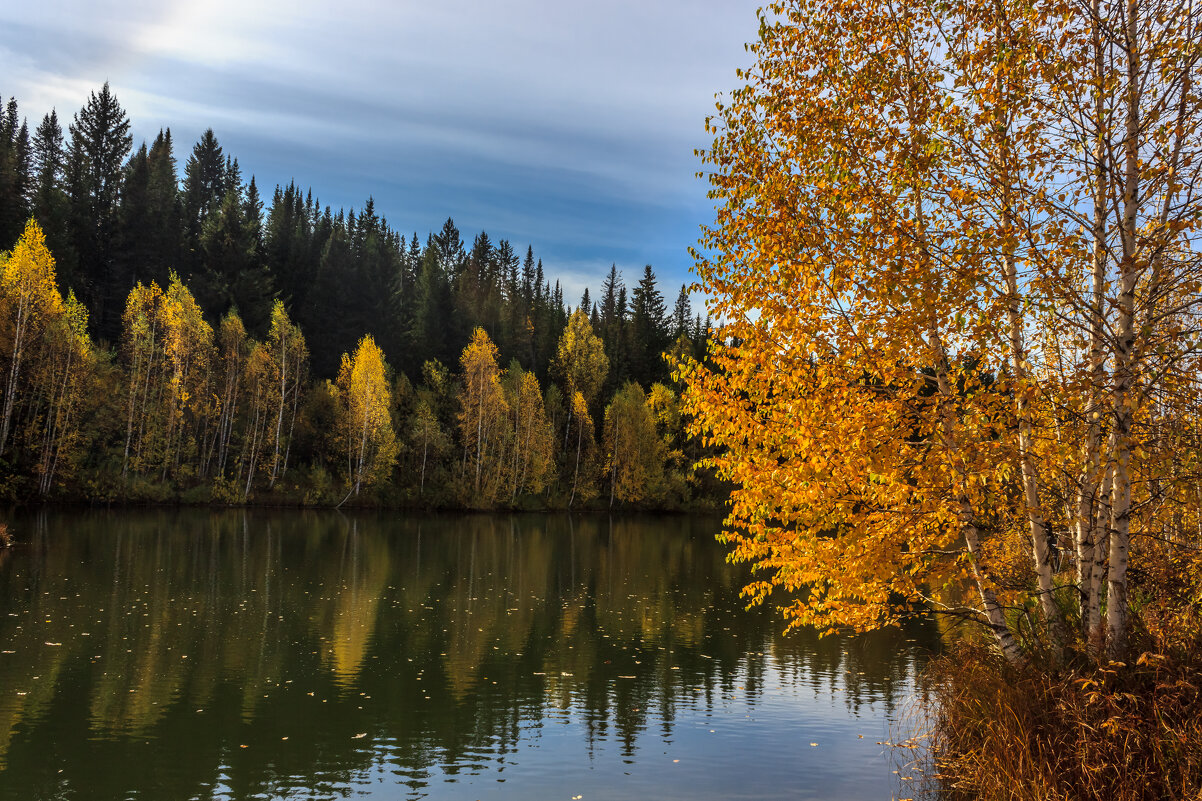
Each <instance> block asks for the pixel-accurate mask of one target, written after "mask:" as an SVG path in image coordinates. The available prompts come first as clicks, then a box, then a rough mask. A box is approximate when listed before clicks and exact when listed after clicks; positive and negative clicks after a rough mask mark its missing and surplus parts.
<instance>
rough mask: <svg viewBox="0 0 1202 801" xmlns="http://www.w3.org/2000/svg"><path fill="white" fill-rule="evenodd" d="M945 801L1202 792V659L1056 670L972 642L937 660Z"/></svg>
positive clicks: (1135, 798) (1142, 658) (1148, 657)
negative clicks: (1005, 657) (1011, 660)
mask: <svg viewBox="0 0 1202 801" xmlns="http://www.w3.org/2000/svg"><path fill="white" fill-rule="evenodd" d="M929 677H930V679H931V681H932V682H933V689H934V690H935V694H936V696H937V697H938V706H937V707H936V708H935V711H934V720H933V721H932V724H933V725H932V739H933V741H932V750H933V753H934V754H935V755H936V756H935V759H936V766H937V768H938V771H939V775H940V777H941V781H940V782H939V785H940V789H939V791H938V795H939V797H941V798H944V799H949V801H950V800H951V799H955V800H956V801H959V799H966V800H967V799H999V800H1000V799H1007V801H1010V800H1011V799H1013V801H1018V800H1019V799H1023V800H1024V801H1025V800H1026V799H1031V800H1032V801H1035V800H1036V799H1038V801H1059V800H1060V799H1064V800H1065V801H1068V800H1069V799H1072V800H1073V801H1084V799H1106V800H1107V801H1167V800H1168V799H1202V693H1200V690H1202V658H1199V655H1198V654H1196V653H1195V654H1183V653H1181V652H1178V653H1177V654H1176V655H1175V656H1172V657H1169V656H1165V655H1160V654H1154V653H1144V654H1142V655H1139V656H1137V657H1136V658H1135V659H1134V660H1133V664H1130V665H1123V664H1121V663H1116V664H1111V665H1106V666H1101V667H1097V668H1092V669H1089V670H1082V671H1063V672H1061V673H1060V674H1051V673H1048V672H1044V671H1040V670H1037V669H1031V668H1023V669H1020V668H1015V667H1013V666H1011V665H1007V664H1005V663H1004V662H1002V661H1001V660H1000V659H998V658H997V657H996V656H994V655H993V654H992V653H991V652H990V651H989V650H987V649H985V648H982V647H977V646H962V647H959V648H957V649H956V650H955V651H954V652H952V653H951V654H949V655H947V656H944V657H941V658H940V659H939V660H938V661H936V662H935V663H933V664H932V666H931V668H930V674H929Z"/></svg>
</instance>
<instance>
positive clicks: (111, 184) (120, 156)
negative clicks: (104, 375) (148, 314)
mask: <svg viewBox="0 0 1202 801" xmlns="http://www.w3.org/2000/svg"><path fill="white" fill-rule="evenodd" d="M70 131H71V148H70V151H69V155H68V157H67V175H66V178H67V194H68V196H69V198H70V226H71V230H72V238H73V242H74V246H75V253H76V256H77V258H78V270H77V274H76V275H75V276H73V278H74V280H73V281H72V285H73V286H74V288H75V289H76V291H77V292H79V294H80V295H81V296H82V298H83V299H84V302H85V303H86V304H87V306H88V308H89V310H90V311H91V321H92V325H93V327H94V329H95V330H96V332H97V333H98V334H99V335H100V336H102V337H104V338H106V339H109V340H110V341H115V340H116V338H117V334H118V333H119V328H120V322H121V313H122V311H123V310H124V305H125V292H124V291H123V290H124V288H125V286H126V284H127V276H123V275H120V274H119V272H118V270H119V269H120V266H119V265H118V264H117V263H116V260H115V259H114V255H115V254H114V244H115V239H116V235H117V225H118V214H117V211H118V209H117V201H118V198H119V197H120V192H121V179H122V174H123V172H122V167H123V165H124V164H125V157H126V156H127V155H128V154H129V151H130V148H131V147H132V146H133V137H132V136H130V134H129V117H128V116H126V114H125V109H123V108H121V104H120V103H119V102H117V98H116V96H115V95H114V94H113V93H112V91H111V90H110V89H109V85H108V83H105V84H104V86H103V87H102V88H101V90H100V93H99V94H97V93H96V92H92V94H91V96H90V97H89V98H88V102H87V104H86V105H84V107H83V108H82V109H80V111H79V112H78V113H77V114H76V115H75V118H74V121H73V122H72V123H71V125H70Z"/></svg>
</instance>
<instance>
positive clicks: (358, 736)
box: [351, 732, 367, 740]
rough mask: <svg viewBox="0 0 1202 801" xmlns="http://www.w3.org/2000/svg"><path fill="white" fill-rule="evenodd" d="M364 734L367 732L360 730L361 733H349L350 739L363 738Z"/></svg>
mask: <svg viewBox="0 0 1202 801" xmlns="http://www.w3.org/2000/svg"><path fill="white" fill-rule="evenodd" d="M366 736H367V732H361V733H359V734H354V735H351V739H352V740H361V739H363V738H364V737H366Z"/></svg>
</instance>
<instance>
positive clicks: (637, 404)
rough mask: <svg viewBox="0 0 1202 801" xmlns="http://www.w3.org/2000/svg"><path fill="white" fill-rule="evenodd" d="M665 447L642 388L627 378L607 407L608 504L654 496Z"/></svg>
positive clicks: (657, 486) (660, 481) (661, 475)
mask: <svg viewBox="0 0 1202 801" xmlns="http://www.w3.org/2000/svg"><path fill="white" fill-rule="evenodd" d="M665 455H666V448H665V447H664V443H663V441H662V440H661V439H660V438H659V435H658V434H657V432H656V430H655V418H654V417H653V415H652V411H651V407H650V406H649V405H648V401H647V396H646V395H645V394H644V393H643V390H642V388H641V387H640V386H639V385H638V384H636V383H634V382H633V381H628V382H627V383H626V385H625V386H623V387H622V388H621V389H620V390H618V393H617V394H616V395H614V398H613V400H612V401H611V402H610V404H609V405H608V406H607V407H606V408H605V471H606V475H607V476H608V477H609V505H610V506H611V507H612V506H613V504H614V500H618V501H623V502H627V503H635V502H638V501H641V500H644V499H645V498H648V497H654V496H655V494H656V493H657V492H658V491H659V488H660V484H661V483H662V482H663V477H664V459H665Z"/></svg>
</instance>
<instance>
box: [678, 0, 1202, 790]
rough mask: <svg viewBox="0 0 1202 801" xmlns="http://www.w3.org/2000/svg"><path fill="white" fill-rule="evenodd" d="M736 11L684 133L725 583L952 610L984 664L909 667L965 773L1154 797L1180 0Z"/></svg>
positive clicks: (1178, 308) (1185, 278) (1185, 490)
mask: <svg viewBox="0 0 1202 801" xmlns="http://www.w3.org/2000/svg"><path fill="white" fill-rule="evenodd" d="M761 22H762V24H761V38H760V41H759V42H758V43H756V44H754V45H753V46H752V48H751V52H752V54H753V56H754V58H755V64H754V66H753V67H751V68H750V69H748V70H746V71H744V72H741V73H740V78H741V79H742V80H743V81H744V85H743V86H742V87H740V88H739V89H737V90H735V91H734V92H733V93H731V95H730V96H729V97H726V98H723V99H722V100H721V101H720V103H719V105H718V108H717V112H716V114H715V116H714V117H713V118H712V119H711V121H710V129H711V131H712V132H713V134H714V135H715V140H714V144H713V146H712V148H710V149H709V150H707V151H705V152H704V153H703V154H702V155H703V157H704V159H705V162H706V164H707V167H708V168H709V169H710V171H711V174H710V177H711V182H712V191H711V195H712V197H713V198H714V199H715V200H716V201H717V203H718V208H717V219H716V222H715V223H714V224H713V225H711V226H710V227H709V228H708V229H707V231H706V233H705V236H704V238H703V241H702V246H703V248H704V249H703V250H700V251H699V252H698V254H697V270H698V273H699V275H700V276H701V288H702V289H703V290H705V291H706V292H707V293H709V295H710V297H711V298H712V302H711V309H712V310H713V311H714V313H715V314H716V315H717V316H718V317H720V318H721V319H722V320H723V321H724V322H725V325H724V326H723V327H722V328H721V329H720V330H719V331H718V332H717V335H716V336H715V337H714V338H713V340H711V342H712V344H711V348H710V361H709V363H701V362H699V361H694V362H693V363H692V364H690V365H688V366H686V367H684V368H683V369H682V375H683V377H684V378H685V380H686V381H687V383H688V385H689V388H688V391H687V393H686V395H685V403H684V411H685V412H686V413H687V414H691V415H692V419H693V420H694V423H693V430H694V432H695V433H697V434H699V435H701V436H703V437H704V438H705V439H706V441H707V442H708V443H710V444H712V445H714V446H716V447H717V448H718V450H717V451H716V452H715V455H713V456H712V457H711V458H710V459H709V464H710V465H712V466H713V467H714V468H716V469H717V471H718V474H719V475H720V476H722V477H724V478H726V479H729V480H730V481H731V482H732V483H733V484H734V486H735V490H734V493H733V497H732V507H731V514H730V516H729V519H728V521H727V523H728V534H727V537H728V539H729V541H730V542H731V543H732V544H733V546H734V548H735V551H734V553H735V555H736V557H737V558H739V559H743V560H746V561H749V562H752V563H753V564H755V565H756V566H757V567H758V568H759V569H760V571H761V572H760V578H759V580H757V581H756V582H754V583H753V584H751V585H750V586H749V587H748V588H747V593H748V595H749V596H750V598H751V599H752V601H754V602H763V601H765V600H766V599H768V598H769V597H771V596H772V594H773V593H774V592H777V591H786V592H790V593H794V592H795V593H796V594H795V595H790V596H789V600H788V601H786V602H785V610H784V611H785V615H786V618H787V619H788V621H789V624H790V625H791V626H799V625H805V624H811V625H816V626H819V627H825V628H836V627H852V628H855V629H860V630H864V629H870V628H875V627H879V626H882V625H887V624H890V623H893V622H896V621H897V620H899V619H900V618H901V617H904V616H905V615H906V614H908V613H909V610H910V609H912V608H914V606H916V605H922V606H926V607H930V608H934V609H936V610H937V611H938V612H939V613H941V614H943V615H946V616H948V617H949V618H953V619H957V620H962V621H969V622H971V623H973V624H974V625H976V626H977V628H978V630H979V631H981V632H983V633H984V635H985V636H986V637H987V638H989V640H990V641H991V642H992V645H993V647H994V649H995V650H996V653H997V654H999V655H1000V656H999V659H1000V660H1001V661H996V662H995V661H990V660H980V659H978V660H964V661H962V662H960V663H958V664H953V665H949V667H948V671H947V672H946V673H945V674H944V676H945V677H946V679H947V680H946V681H944V682H943V683H941V684H938V685H937V686H938V687H939V688H940V695H941V696H942V698H943V701H944V703H945V706H944V707H943V709H944V713H945V714H946V715H948V717H947V718H946V719H945V720H946V721H952V725H944V726H942V727H941V728H940V729H939V731H940V733H941V735H942V739H941V740H940V743H941V745H942V747H943V749H944V751H943V754H944V756H945V757H946V760H945V762H944V768H945V773H946V774H947V775H948V776H949V777H951V778H950V779H949V780H950V781H952V782H953V783H956V784H958V785H959V786H961V787H967V788H969V793H970V795H973V797H991V798H1020V797H1021V798H1043V797H1120V794H1119V793H1118V792H1117V789H1118V788H1119V787H1120V786H1122V785H1124V784H1125V783H1126V782H1128V781H1133V782H1140V781H1143V780H1142V779H1141V778H1140V776H1141V775H1142V774H1139V773H1138V772H1132V771H1133V770H1134V768H1133V767H1132V766H1133V765H1135V763H1136V762H1138V761H1139V760H1141V759H1144V758H1145V757H1146V758H1153V757H1155V760H1159V761H1154V764H1155V768H1153V767H1147V768H1141V770H1155V771H1157V772H1158V775H1159V776H1160V779H1159V780H1158V781H1157V782H1152V783H1149V784H1147V785H1146V787H1150V788H1159V789H1157V790H1155V792H1156V793H1159V795H1157V797H1173V798H1178V797H1186V795H1187V794H1190V793H1191V792H1196V789H1197V785H1196V777H1197V764H1196V760H1197V754H1198V751H1199V748H1198V742H1197V737H1198V732H1197V731H1196V729H1195V728H1194V727H1192V724H1188V725H1184V726H1183V727H1178V726H1176V724H1170V723H1168V722H1165V721H1161V723H1163V725H1162V726H1160V728H1157V726H1156V725H1153V724H1152V723H1151V722H1147V721H1145V722H1144V723H1146V725H1143V724H1141V726H1139V727H1136V728H1130V727H1128V728H1123V727H1124V726H1125V725H1126V724H1125V721H1127V719H1128V717H1130V716H1134V717H1140V716H1142V715H1145V714H1148V715H1151V714H1155V713H1157V711H1158V710H1161V711H1165V712H1166V713H1168V711H1169V710H1187V711H1188V710H1191V709H1193V706H1192V704H1194V703H1195V702H1194V701H1193V700H1190V699H1192V698H1193V697H1194V695H1196V693H1197V689H1196V688H1197V686H1198V684H1197V676H1198V673H1199V670H1198V667H1199V664H1200V663H1199V661H1198V659H1197V657H1196V655H1197V653H1198V648H1197V642H1198V631H1199V629H1198V620H1199V616H1200V615H1202V596H1200V595H1199V593H1198V588H1197V585H1196V581H1195V580H1194V579H1193V578H1192V577H1193V576H1195V575H1196V574H1197V571H1198V568H1199V566H1200V564H1199V558H1198V555H1199V548H1200V547H1202V473H1200V472H1199V462H1198V453H1199V446H1200V445H1202V442H1200V441H1199V438H1198V432H1199V430H1200V428H1199V423H1200V421H1202V417H1200V416H1199V408H1198V405H1197V398H1198V390H1199V384H1198V376H1199V368H1200V367H1202V362H1200V360H1199V356H1200V355H1202V353H1200V351H1199V344H1200V337H1202V328H1200V326H1199V311H1200V306H1202V295H1200V294H1199V288H1200V286H1202V257H1200V256H1199V253H1198V251H1197V247H1196V236H1197V232H1198V225H1199V221H1200V214H1202V199H1200V198H1199V196H1198V194H1197V192H1196V187H1197V186H1198V183H1199V178H1200V177H1202V176H1200V175H1199V170H1202V105H1200V104H1202V97H1200V96H1199V94H1198V91H1197V83H1198V81H1197V78H1198V74H1197V73H1198V69H1199V63H1200V58H1202V40H1200V39H1199V37H1198V36H1197V35H1196V28H1197V26H1198V24H1199V23H1200V22H1202V18H1200V17H1199V14H1198V11H1197V10H1196V9H1194V7H1193V6H1191V5H1190V4H1188V3H1174V2H1166V3H1152V2H1143V0H1129V1H1128V2H1123V3H1110V2H1103V1H1102V0H1094V1H1093V2H1067V3H1065V2H1036V3H1010V2H1000V3H993V4H988V5H981V4H975V3H959V2H952V3H940V4H928V3H909V2H900V3H886V4H878V3H869V4H865V3H863V2H834V3H828V2H823V3H811V2H804V1H801V0H799V1H798V2H788V3H775V4H773V5H772V6H771V8H770V9H768V10H766V11H764V12H762V15H761ZM1160 666H1165V667H1163V670H1161V667H1160ZM1158 671H1161V672H1158ZM1107 676H1110V677H1111V678H1109V679H1108V678H1106V677H1107ZM1019 677H1026V678H1022V679H1020V678H1019ZM1149 677H1151V678H1149ZM1178 681H1182V682H1185V684H1176V682H1178ZM1165 682H1168V684H1167V685H1165ZM1012 685H1017V686H1020V687H1025V688H1026V689H1027V690H1029V692H1027V693H1026V695H1025V696H1023V697H1022V698H1020V697H1019V696H1018V695H1016V694H1015V693H1014V692H1011V691H1006V692H1002V691H1001V690H1000V689H999V688H1007V687H1010V686H1012ZM1166 686H1167V687H1169V688H1170V689H1169V690H1165V687H1166ZM1173 688H1175V689H1173ZM1162 691H1163V692H1167V693H1168V695H1167V696H1162V695H1161V693H1162ZM1170 696H1171V697H1170ZM1038 699H1042V700H1038ZM1162 701H1163V702H1164V704H1165V705H1164V706H1158V704H1161V702H1162ZM1036 703H1039V704H1040V706H1039V708H1038V709H1037V710H1034V711H1035V712H1037V713H1038V714H1036V715H1034V716H1029V715H1028V716H1025V717H1024V714H1025V713H1024V712H1023V710H1028V711H1030V710H1032V707H1031V706H1030V704H1036ZM1007 715H1010V716H1011V717H1013V718H1014V720H1008V719H1007ZM1125 716H1127V717H1125ZM1170 717H1171V715H1170ZM1001 720H1007V722H1006V724H1005V725H1002V724H1000V723H999V721H1001ZM994 727H999V728H998V729H997V730H998V731H1000V732H1005V734H1004V735H999V736H998V737H993V736H992V735H988V733H989V732H990V731H993V730H994ZM1095 728H1096V729H1097V730H1096V731H1095V730H1094V729H1095ZM977 734H981V735H982V737H981V738H978V739H974V738H975V737H976V735H977ZM1020 734H1021V735H1022V736H1023V739H1021V740H1018V739H1014V738H1017V737H1019V735H1020ZM985 735H988V736H985ZM1180 737H1184V738H1185V740H1180V739H1179V738H1180ZM1141 738H1143V739H1141ZM1023 744H1029V745H1030V748H1029V750H1028V751H1026V752H1024V751H1023V750H1022V748H1023V747H1024V745H1023ZM1024 753H1027V754H1029V755H1031V759H1030V760H1029V761H1026V762H1025V761H1024V760H1025V757H1024V756H1023V754H1024ZM1077 760H1083V761H1082V762H1080V763H1078V762H1077ZM1020 763H1021V764H1020ZM1070 763H1072V764H1074V765H1077V766H1078V767H1074V768H1073V770H1068V769H1067V768H1066V767H1065V766H1066V765H1069V764H1070ZM1022 764H1034V765H1037V766H1038V765H1048V766H1051V768H1050V769H1051V774H1050V775H1051V777H1052V778H1054V779H1055V781H1049V782H1043V781H1042V780H1040V781H1036V780H1035V779H1034V778H1033V777H1034V776H1035V775H1036V774H1034V773H1031V772H1024V771H1023V770H1020V767H1021V765H1022ZM1087 778H1088V781H1087ZM1142 786H1143V785H1140V786H1137V787H1136V788H1135V789H1134V790H1132V791H1131V792H1135V793H1140V792H1144V790H1143V789H1140V787H1142ZM1102 788H1108V789H1106V790H1105V791H1102ZM1191 788H1193V789H1192V790H1191ZM1045 791H1046V792H1048V793H1053V791H1054V792H1055V793H1060V795H1059V796H1055V795H1054V794H1053V795H1051V796H1049V795H1044V792H1045ZM1095 792H1096V794H1095ZM1149 792H1153V791H1152V790H1149ZM974 794H975V795H974ZM1131 797H1149V796H1146V795H1144V796H1138V795H1133V796H1131Z"/></svg>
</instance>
